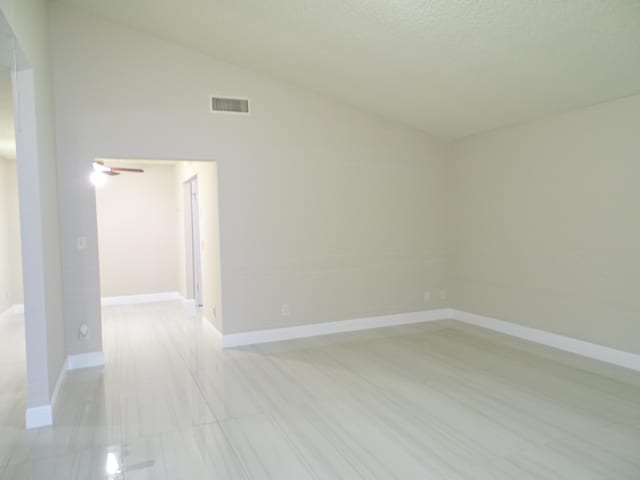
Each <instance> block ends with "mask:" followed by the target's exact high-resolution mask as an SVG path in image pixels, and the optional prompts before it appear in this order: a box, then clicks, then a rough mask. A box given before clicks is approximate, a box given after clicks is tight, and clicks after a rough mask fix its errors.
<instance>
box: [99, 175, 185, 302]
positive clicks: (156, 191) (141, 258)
mask: <svg viewBox="0 0 640 480" xmlns="http://www.w3.org/2000/svg"><path fill="white" fill-rule="evenodd" d="M107 163H108V164H109V165H111V166H116V165H121V166H124V167H130V168H142V169H144V170H145V172H144V173H142V174H139V173H123V174H122V175H119V176H117V177H110V178H109V179H108V180H107V182H106V183H105V184H104V185H103V186H101V187H99V188H97V189H96V208H97V212H98V240H99V249H100V286H101V293H102V296H103V297H111V296H118V295H138V294H149V293H163V292H177V291H178V290H179V289H180V286H181V274H182V272H180V271H179V270H178V269H179V265H178V255H179V252H178V244H179V241H180V238H182V235H183V228H182V225H181V223H180V222H179V211H178V209H179V208H180V206H179V204H178V200H177V193H176V190H177V184H176V178H177V168H176V166H175V165H174V164H173V163H166V164H164V165H163V164H155V163H154V164H149V163H135V162H122V163H116V162H107Z"/></svg>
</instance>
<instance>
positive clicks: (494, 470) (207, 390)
mask: <svg viewBox="0 0 640 480" xmlns="http://www.w3.org/2000/svg"><path fill="white" fill-rule="evenodd" d="M0 329H1V331H0V374H1V377H0V387H1V389H0V429H1V430H0V472H2V473H0V478H3V479H47V480H50V479H65V480H70V479H83V480H85V479H104V478H107V479H214V478H215V479H218V478H229V479H246V478H252V479H277V480H284V479H296V480H298V479H307V478H318V479H340V478H344V479H360V478H365V479H374V478H375V479H393V478H398V479H509V480H514V479H580V480H586V479H607V478H610V479H635V480H637V479H640V387H639V386H638V385H640V381H639V382H636V380H638V379H637V377H635V376H634V375H628V378H629V379H628V381H621V380H619V379H618V380H615V379H613V378H611V377H609V376H604V375H601V374H597V373H594V372H593V371H589V370H588V369H585V368H590V365H591V364H589V363H586V362H585V363H584V364H582V363H581V361H579V360H578V361H577V360H575V358H574V357H571V361H569V360H567V361H565V360H564V357H562V356H561V355H559V354H558V355H556V354H555V353H553V352H550V351H549V350H547V349H542V348H540V347H537V346H531V345H527V344H524V343H523V342H518V341H516V340H512V339H507V338H505V337H502V336H499V335H494V334H489V333H486V332H481V331H479V330H474V329H471V328H470V327H464V326H461V325H459V324H454V323H451V322H437V323H432V324H424V325H413V326H406V327H399V328H389V329H379V330H372V331H367V332H358V333H349V334H341V335H332V336H328V337H322V338H314V339H306V340H296V341H290V342H281V343H277V344H269V345H262V346H256V347H247V348H243V349H230V350H225V351H222V350H221V349H220V348H219V346H218V345H217V340H216V336H215V334H214V332H213V330H212V329H211V327H210V326H209V325H206V324H204V323H203V322H202V321H201V320H200V319H199V317H198V316H197V315H195V314H190V313H188V312H187V311H186V310H185V309H183V308H182V306H181V304H180V303H177V302H176V303H163V304H149V305H143V306H131V307H109V308H107V309H105V312H104V346H105V354H106V359H107V366H106V368H105V369H104V370H101V369H94V370H88V371H83V372H79V373H74V374H72V375H69V377H68V380H67V382H66V383H65V385H64V388H63V390H62V391H61V394H60V398H59V401H58V402H59V403H58V408H57V411H56V414H55V427H53V428H43V429H40V430H35V431H29V432H25V430H24V428H23V426H22V425H23V417H24V407H25V385H24V383H25V381H24V365H23V364H24V348H23V346H22V345H23V343H22V342H23V341H24V337H23V335H24V334H23V329H22V325H21V322H20V319H18V318H16V319H15V321H11V322H8V323H5V324H3V325H2V326H0ZM613 373H614V374H620V375H618V377H620V376H622V375H623V374H624V375H627V374H625V373H624V372H613Z"/></svg>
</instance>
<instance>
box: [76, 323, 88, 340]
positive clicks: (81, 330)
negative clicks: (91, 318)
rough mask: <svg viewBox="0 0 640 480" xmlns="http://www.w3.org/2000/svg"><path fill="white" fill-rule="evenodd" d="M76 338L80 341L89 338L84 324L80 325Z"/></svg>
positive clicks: (86, 326)
mask: <svg viewBox="0 0 640 480" xmlns="http://www.w3.org/2000/svg"><path fill="white" fill-rule="evenodd" d="M78 338H80V339H82V340H86V339H87V338H89V326H88V325H87V324H86V323H83V324H82V325H80V328H78Z"/></svg>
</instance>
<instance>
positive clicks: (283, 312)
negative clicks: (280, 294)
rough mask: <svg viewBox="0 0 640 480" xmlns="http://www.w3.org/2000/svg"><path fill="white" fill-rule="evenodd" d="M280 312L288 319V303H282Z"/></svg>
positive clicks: (289, 308)
mask: <svg viewBox="0 0 640 480" xmlns="http://www.w3.org/2000/svg"><path fill="white" fill-rule="evenodd" d="M280 311H281V312H282V316H283V317H288V316H290V315H291V307H290V306H289V304H288V303H283V304H282V307H281V309H280Z"/></svg>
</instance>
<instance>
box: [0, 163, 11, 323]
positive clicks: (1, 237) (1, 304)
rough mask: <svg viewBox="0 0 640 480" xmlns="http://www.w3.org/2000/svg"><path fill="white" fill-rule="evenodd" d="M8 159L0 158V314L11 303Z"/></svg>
mask: <svg viewBox="0 0 640 480" xmlns="http://www.w3.org/2000/svg"><path fill="white" fill-rule="evenodd" d="M9 175H10V171H9V161H8V160H4V159H3V158H0V314H2V313H3V312H4V311H5V310H6V309H7V308H9V307H10V306H11V305H12V302H11V272H10V268H11V267H10V263H9V259H10V255H11V254H10V251H9V235H10V231H9V227H8V218H7V216H8V213H9V212H8V210H9V209H8V208H7V207H8V197H9V195H8V194H7V185H8V183H9Z"/></svg>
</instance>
